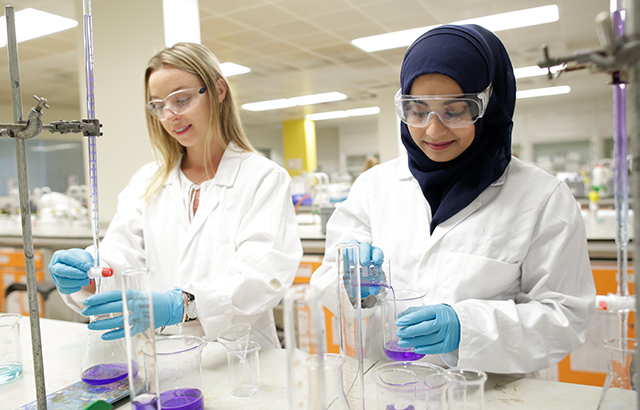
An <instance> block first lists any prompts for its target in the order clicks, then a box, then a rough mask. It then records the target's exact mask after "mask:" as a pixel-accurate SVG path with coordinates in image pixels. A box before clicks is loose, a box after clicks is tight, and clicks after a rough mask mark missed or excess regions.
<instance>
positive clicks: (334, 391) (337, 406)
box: [306, 353, 350, 410]
mask: <svg viewBox="0 0 640 410" xmlns="http://www.w3.org/2000/svg"><path fill="white" fill-rule="evenodd" d="M343 364H344V358H343V357H342V356H340V355H339V354H333V353H327V354H324V355H322V357H318V356H316V355H312V356H309V357H308V358H307V362H306V367H307V371H308V372H309V385H308V387H309V391H308V397H309V406H308V407H307V408H308V409H309V410H315V409H317V410H325V409H330V410H349V409H350V408H349V403H348V401H347V396H346V395H345V393H344V385H343V383H342V380H343V374H342V365H343ZM319 370H321V371H319ZM318 375H322V380H319V379H316V377H317V376H318Z"/></svg>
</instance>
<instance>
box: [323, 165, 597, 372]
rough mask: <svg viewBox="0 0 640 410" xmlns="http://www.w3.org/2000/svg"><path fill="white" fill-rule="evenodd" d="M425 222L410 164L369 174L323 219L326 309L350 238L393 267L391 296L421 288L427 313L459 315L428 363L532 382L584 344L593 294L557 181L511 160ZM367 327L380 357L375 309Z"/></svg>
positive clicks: (580, 241) (577, 222) (576, 222)
mask: <svg viewBox="0 0 640 410" xmlns="http://www.w3.org/2000/svg"><path fill="white" fill-rule="evenodd" d="M430 221H431V210H430V207H429V204H428V202H427V201H426V199H425V197H424V195H423V194H422V191H421V189H420V186H419V185H418V182H417V181H416V179H415V178H414V177H413V176H412V174H411V172H410V171H409V167H408V160H407V157H406V156H403V157H400V158H397V159H395V160H392V161H389V162H387V163H384V164H382V165H378V166H376V167H374V168H372V169H371V170H369V171H367V172H365V173H363V174H362V175H361V176H360V177H359V178H358V179H357V180H356V181H355V183H354V184H353V187H352V189H351V192H350V193H349V197H348V199H347V200H346V201H345V202H344V203H342V204H341V205H340V206H338V207H337V209H336V210H335V212H334V214H333V216H332V217H331V219H330V220H329V222H328V224H327V232H328V235H327V245H326V246H327V251H326V253H325V258H324V261H323V264H322V266H321V267H320V268H318V270H317V271H316V272H315V273H314V275H313V276H312V278H311V284H312V286H317V287H319V288H322V289H325V295H326V297H325V301H326V303H327V304H329V305H332V304H333V303H334V302H333V300H336V298H335V297H333V296H332V294H334V293H335V290H334V289H336V282H335V281H336V280H337V272H336V270H335V258H336V252H335V245H336V244H337V243H340V242H346V241H348V240H349V239H358V240H360V241H366V242H371V243H372V244H373V245H374V246H377V247H380V248H381V249H382V250H383V252H384V254H385V257H388V258H389V259H390V261H391V284H392V286H393V287H394V288H395V289H401V288H410V289H417V290H420V291H422V292H425V293H426V297H425V304H437V303H447V304H449V305H451V306H452V307H453V308H454V309H455V311H456V313H457V314H458V317H459V319H460V328H461V336H460V346H459V349H458V350H457V351H454V352H453V354H449V355H441V356H442V357H438V355H434V356H425V358H424V360H428V361H432V362H434V363H439V364H443V363H442V361H441V360H442V359H443V360H444V362H445V364H446V365H453V366H455V365H457V366H460V367H465V368H476V369H481V370H484V371H488V372H496V373H530V372H535V371H537V370H540V369H543V368H546V367H548V366H551V365H553V364H555V363H557V362H558V361H560V360H561V359H563V358H564V357H565V356H566V355H567V354H568V353H569V352H571V350H573V349H574V348H576V347H577V346H578V345H580V344H581V343H583V342H584V340H585V331H586V329H587V326H588V324H589V322H590V320H591V319H592V318H593V317H594V315H595V303H594V300H595V294H596V292H595V285H594V281H593V276H592V273H591V268H590V262H589V256H588V253H587V240H586V233H585V226H584V222H583V219H582V216H581V214H580V211H579V209H578V206H577V204H576V200H575V199H574V197H573V195H572V194H571V192H570V190H569V188H568V187H567V185H566V184H565V183H563V182H562V181H560V180H558V179H557V178H555V177H553V176H552V175H549V174H548V173H546V172H544V171H542V170H540V169H538V168H536V167H534V166H532V165H529V164H526V163H524V162H522V161H520V160H518V159H517V158H512V160H511V163H510V164H509V166H508V168H507V170H506V171H505V173H504V174H503V175H502V177H501V178H500V179H498V180H497V181H496V182H494V183H493V184H492V185H491V186H489V187H488V188H487V189H485V190H484V192H482V194H481V195H480V196H479V197H478V198H476V199H475V200H474V201H473V202H472V203H470V204H469V205H468V206H467V207H465V208H464V209H463V210H462V211H460V212H459V213H458V214H456V215H454V216H453V217H451V218H450V219H449V220H447V221H445V222H443V223H442V224H440V225H439V226H438V227H436V229H435V230H434V232H433V235H430V233H429V232H430V230H429V223H430ZM330 308H331V309H335V305H333V306H332V307H331V306H330ZM365 313H370V312H365ZM367 327H368V328H367V336H366V343H365V355H366V356H369V357H376V358H384V353H383V352H382V349H381V344H382V343H381V342H382V341H381V334H382V332H381V329H380V319H379V313H378V312H377V313H376V314H375V315H374V317H371V318H369V320H368V326H367ZM456 356H457V358H456Z"/></svg>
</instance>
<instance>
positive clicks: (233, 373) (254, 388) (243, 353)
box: [227, 340, 260, 397]
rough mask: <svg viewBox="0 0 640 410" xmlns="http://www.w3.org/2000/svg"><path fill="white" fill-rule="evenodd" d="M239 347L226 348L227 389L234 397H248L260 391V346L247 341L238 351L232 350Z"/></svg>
mask: <svg viewBox="0 0 640 410" xmlns="http://www.w3.org/2000/svg"><path fill="white" fill-rule="evenodd" d="M236 347H238V348H239V345H233V346H230V347H229V348H227V364H228V365H229V387H231V394H232V395H233V396H236V397H249V396H253V395H254V394H256V393H258V392H259V391H260V360H259V356H258V351H259V350H260V345H259V344H258V343H256V342H254V341H253V340H249V341H248V343H247V344H246V347H245V348H244V349H242V350H240V351H236V350H233V349H234V348H236Z"/></svg>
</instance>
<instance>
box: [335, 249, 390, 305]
mask: <svg viewBox="0 0 640 410" xmlns="http://www.w3.org/2000/svg"><path fill="white" fill-rule="evenodd" d="M349 243H353V244H356V245H359V246H360V249H359V253H360V269H361V272H360V286H361V289H360V296H361V298H362V299H365V298H366V297H367V296H369V295H377V294H378V293H380V289H381V286H362V285H363V284H375V283H381V282H384V281H385V279H386V277H385V274H384V272H383V271H382V261H383V260H384V253H383V252H382V249H380V248H378V247H375V246H371V244H370V243H367V242H362V243H361V242H359V241H358V240H356V239H351V240H350V241H349ZM347 272H348V270H347ZM349 281H350V277H349V276H347V275H345V277H344V282H345V287H346V289H347V293H348V294H349V297H351V298H355V297H356V291H355V289H354V288H353V286H351V285H350V284H349Z"/></svg>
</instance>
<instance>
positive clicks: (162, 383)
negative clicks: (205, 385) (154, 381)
mask: <svg viewBox="0 0 640 410" xmlns="http://www.w3.org/2000/svg"><path fill="white" fill-rule="evenodd" d="M206 345H207V342H205V341H204V340H202V339H201V338H199V337H197V336H191V335H177V336H166V337H162V338H158V339H156V341H155V354H156V357H155V366H156V371H157V372H158V384H159V390H160V407H161V408H162V410H196V409H202V408H204V394H203V393H202V357H201V354H202V349H204V347H205V346H206ZM142 353H143V354H144V363H145V367H147V366H152V361H153V344H152V343H151V342H147V343H145V344H144V346H143V347H142Z"/></svg>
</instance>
